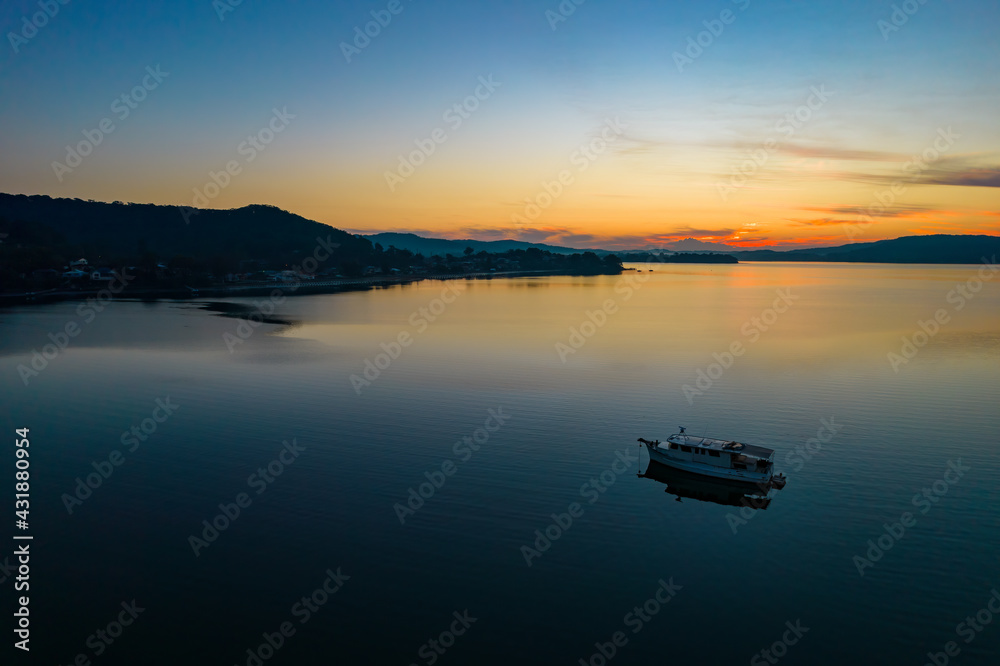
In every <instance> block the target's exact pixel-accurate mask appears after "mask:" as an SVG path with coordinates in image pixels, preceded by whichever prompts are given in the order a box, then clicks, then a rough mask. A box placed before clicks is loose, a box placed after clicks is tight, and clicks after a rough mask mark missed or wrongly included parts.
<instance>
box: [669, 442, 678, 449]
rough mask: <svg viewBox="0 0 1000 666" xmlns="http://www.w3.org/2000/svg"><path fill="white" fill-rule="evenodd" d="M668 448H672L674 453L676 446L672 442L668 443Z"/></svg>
mask: <svg viewBox="0 0 1000 666" xmlns="http://www.w3.org/2000/svg"><path fill="white" fill-rule="evenodd" d="M670 448H672V449H673V450H674V451H676V450H677V445H676V444H674V443H673V442H671V443H670Z"/></svg>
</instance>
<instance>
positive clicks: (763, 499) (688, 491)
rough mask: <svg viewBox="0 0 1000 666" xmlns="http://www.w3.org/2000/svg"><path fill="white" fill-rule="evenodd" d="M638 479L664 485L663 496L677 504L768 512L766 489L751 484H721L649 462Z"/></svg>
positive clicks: (698, 475) (730, 482)
mask: <svg viewBox="0 0 1000 666" xmlns="http://www.w3.org/2000/svg"><path fill="white" fill-rule="evenodd" d="M637 476H638V477H639V478H640V479H653V480H654V481H659V482H660V483H663V484H665V485H666V486H667V487H666V488H664V492H666V493H670V494H671V495H675V496H676V499H677V501H678V502H680V501H682V499H683V498H688V499H694V500H698V501H700V502H713V503H715V504H724V505H726V506H749V507H752V508H755V509H767V507H768V505H770V504H771V498H770V497H767V492H766V489H762V488H759V487H758V486H756V485H754V484H752V483H741V482H733V481H723V480H722V479H715V478H711V477H706V476H703V475H701V474H694V473H692V472H685V471H684V470H679V469H674V468H672V467H667V466H666V465H663V464H661V463H658V462H656V461H655V460H650V461H649V465H648V466H647V467H646V471H645V472H642V473H640V474H638V475H637Z"/></svg>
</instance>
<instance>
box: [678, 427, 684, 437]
mask: <svg viewBox="0 0 1000 666" xmlns="http://www.w3.org/2000/svg"><path fill="white" fill-rule="evenodd" d="M677 427H678V428H680V430H681V432H680V434H682V435H683V434H684V430H685V428H684V426H677Z"/></svg>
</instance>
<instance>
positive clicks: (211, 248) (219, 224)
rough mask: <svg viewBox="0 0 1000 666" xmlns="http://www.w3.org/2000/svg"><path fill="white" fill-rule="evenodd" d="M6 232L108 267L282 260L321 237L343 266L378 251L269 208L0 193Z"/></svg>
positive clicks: (348, 236) (309, 248) (353, 238)
mask: <svg viewBox="0 0 1000 666" xmlns="http://www.w3.org/2000/svg"><path fill="white" fill-rule="evenodd" d="M0 225H2V226H5V227H9V228H5V229H4V228H0V230H2V231H4V232H6V233H8V234H10V235H12V236H15V237H18V238H23V239H24V240H25V241H26V244H27V245H29V246H35V248H36V251H45V250H44V248H50V249H51V250H52V251H55V252H58V253H60V254H62V253H65V252H71V255H70V256H72V255H75V254H79V255H80V256H89V257H95V258H96V257H99V256H100V257H104V258H106V259H107V260H108V262H113V261H114V260H115V259H117V258H119V257H122V258H124V257H136V256H138V255H142V254H147V253H152V254H154V255H156V256H158V257H160V258H162V259H169V258H171V257H175V256H178V255H182V256H190V257H198V258H201V259H210V258H213V257H216V258H224V259H227V260H235V261H239V260H243V259H258V260H264V261H277V260H281V259H283V258H284V257H285V256H287V255H291V254H297V253H299V254H301V253H311V252H312V250H313V248H314V247H316V245H317V238H322V239H324V240H326V239H327V238H328V237H329V241H328V242H329V243H333V244H339V247H338V248H337V250H336V252H335V254H334V258H335V259H336V260H337V261H338V262H343V261H347V260H353V261H356V262H358V263H361V262H363V261H365V260H367V259H368V257H369V256H370V255H371V254H372V252H373V247H372V244H371V243H370V242H369V241H368V240H366V239H364V238H360V237H358V236H353V235H351V234H349V233H347V232H344V231H341V230H339V229H334V228H333V227H330V226H328V225H326V224H321V223H319V222H313V221H312V220H307V219H306V218H304V217H301V216H299V215H295V214H294V213H289V212H288V211H284V210H282V209H280V208H277V207H275V206H268V205H251V206H244V207H243V208H235V209H231V210H210V209H185V208H181V207H177V206H158V205H155V204H135V203H122V202H115V203H104V202H99V201H83V200H81V199H53V198H51V197H48V196H42V195H35V196H27V195H12V194H0Z"/></svg>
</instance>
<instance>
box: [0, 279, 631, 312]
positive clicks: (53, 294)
mask: <svg viewBox="0 0 1000 666" xmlns="http://www.w3.org/2000/svg"><path fill="white" fill-rule="evenodd" d="M545 275H566V276H584V275H621V272H618V273H568V272H566V271H561V270H534V271H503V272H489V273H484V272H475V273H442V274H433V275H396V276H393V275H378V276H369V277H360V278H333V279H330V280H316V281H308V282H306V281H299V282H259V283H253V284H239V285H220V286H212V287H204V288H195V287H184V288H180V289H179V288H176V287H171V288H158V289H121V290H120V291H119V293H117V294H115V296H114V300H134V301H144V300H149V301H158V300H182V301H185V300H186V301H195V300H202V299H205V298H232V297H240V296H262V295H267V294H269V293H271V292H272V291H274V290H275V289H278V290H281V291H282V292H283V293H284V295H285V296H314V295H317V294H335V293H339V292H342V291H360V290H364V289H369V288H372V287H380V286H389V285H396V284H412V283H415V282H422V281H424V280H489V279H493V278H496V277H505V278H511V277H531V276H545ZM105 290H107V287H106V286H105V287H101V288H98V289H87V290H82V289H81V290H58V289H52V290H48V291H36V292H24V293H18V294H0V308H3V307H9V306H15V305H40V304H45V303H58V302H61V301H84V300H87V299H88V298H94V297H96V296H98V295H99V294H100V293H101V292H102V291H105Z"/></svg>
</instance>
